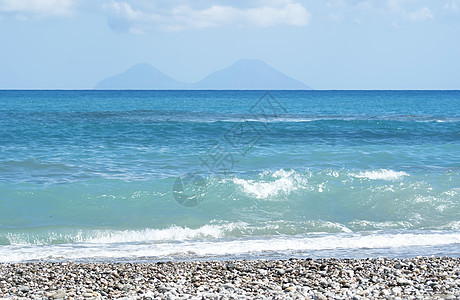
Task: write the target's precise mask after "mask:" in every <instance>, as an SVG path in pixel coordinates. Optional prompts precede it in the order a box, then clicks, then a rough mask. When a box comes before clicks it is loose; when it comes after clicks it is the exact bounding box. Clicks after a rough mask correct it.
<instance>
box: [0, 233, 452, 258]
mask: <svg viewBox="0 0 460 300" xmlns="http://www.w3.org/2000/svg"><path fill="white" fill-rule="evenodd" d="M457 244H460V232H458V231H457V232H449V233H440V232H436V231H434V232H425V233H420V232H405V233H399V234H398V233H397V234H389V233H378V232H375V233H370V234H357V233H342V234H328V235H302V236H277V237H268V238H264V239H260V238H258V239H254V238H246V239H233V240H222V239H218V240H201V241H190V240H186V241H183V242H181V243H177V242H163V243H154V244H136V243H114V244H106V243H81V244H65V245H46V246H28V247H23V246H19V245H9V246H3V247H0V262H20V261H37V260H38V261H40V260H44V261H49V260H98V259H99V260H104V259H105V260H116V259H134V260H145V259H150V260H153V259H190V258H209V257H235V256H237V257H245V256H251V255H253V256H258V255H263V254H267V253H279V254H281V255H282V254H283V253H293V252H295V253H305V254H306V255H308V254H309V253H311V252H312V251H321V250H325V251H326V250H327V251H334V250H337V251H339V250H349V251H353V252H358V253H359V251H360V250H359V249H367V250H369V249H387V251H391V249H401V248H402V247H416V246H427V247H430V246H431V247H438V248H439V247H441V246H448V245H457ZM452 247H454V248H455V246H452ZM353 249H354V250H353ZM328 253H331V252H328ZM395 253H400V252H398V250H395ZM416 254H417V255H419V254H420V250H417V253H416ZM457 255H458V254H457Z"/></svg>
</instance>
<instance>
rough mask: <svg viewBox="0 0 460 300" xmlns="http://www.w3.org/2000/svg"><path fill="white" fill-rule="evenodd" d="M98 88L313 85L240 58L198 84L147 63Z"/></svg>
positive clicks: (283, 87) (282, 87)
mask: <svg viewBox="0 0 460 300" xmlns="http://www.w3.org/2000/svg"><path fill="white" fill-rule="evenodd" d="M96 89H140V90H151V89H157V90H159V89H165V90H166V89H209V90H227V89H228V90H308V89H310V87H308V86H307V85H305V84H304V83H302V82H300V81H298V80H295V79H293V78H291V77H289V76H287V75H285V74H283V73H281V72H280V71H278V70H276V69H274V68H273V67H271V66H269V65H268V64H266V63H265V62H263V61H262V60H259V59H247V58H245V59H240V60H238V61H236V62H235V63H233V64H232V65H230V66H228V67H226V68H224V69H222V70H219V71H216V72H214V73H212V74H210V75H209V76H207V77H206V78H204V79H202V80H201V81H199V82H197V83H195V84H186V83H181V82H179V81H176V80H174V79H172V78H171V77H169V76H167V75H165V74H163V73H162V72H161V71H159V70H158V69H156V68H154V67H153V66H151V65H149V64H146V63H139V64H136V65H134V66H132V67H131V68H129V69H128V70H126V71H125V72H123V73H121V74H118V75H115V76H113V77H109V78H106V79H104V80H101V81H100V82H99V83H98V84H97V86H96Z"/></svg>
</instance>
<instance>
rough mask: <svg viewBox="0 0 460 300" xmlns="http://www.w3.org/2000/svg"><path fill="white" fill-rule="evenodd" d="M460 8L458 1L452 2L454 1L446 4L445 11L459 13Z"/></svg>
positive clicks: (453, 0)
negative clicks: (459, 7)
mask: <svg viewBox="0 0 460 300" xmlns="http://www.w3.org/2000/svg"><path fill="white" fill-rule="evenodd" d="M458 6H459V4H457V1H455V0H452V1H450V2H447V3H446V4H444V9H446V10H450V11H453V12H457V11H458Z"/></svg>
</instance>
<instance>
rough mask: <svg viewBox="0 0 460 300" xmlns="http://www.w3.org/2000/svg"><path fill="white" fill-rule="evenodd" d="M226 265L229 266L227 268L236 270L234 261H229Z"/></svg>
mask: <svg viewBox="0 0 460 300" xmlns="http://www.w3.org/2000/svg"><path fill="white" fill-rule="evenodd" d="M225 267H226V268H227V270H234V269H235V268H236V266H235V265H234V264H232V263H227V265H226V266H225Z"/></svg>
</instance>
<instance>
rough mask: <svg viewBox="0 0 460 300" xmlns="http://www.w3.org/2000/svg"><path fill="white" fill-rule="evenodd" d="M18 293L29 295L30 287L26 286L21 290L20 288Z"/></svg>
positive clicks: (21, 287) (22, 286)
mask: <svg viewBox="0 0 460 300" xmlns="http://www.w3.org/2000/svg"><path fill="white" fill-rule="evenodd" d="M18 291H20V292H22V293H27V292H28V291H30V287H28V286H26V285H21V286H20V287H19V288H18Z"/></svg>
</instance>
